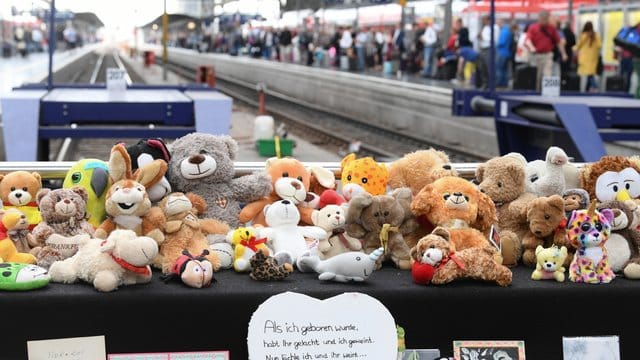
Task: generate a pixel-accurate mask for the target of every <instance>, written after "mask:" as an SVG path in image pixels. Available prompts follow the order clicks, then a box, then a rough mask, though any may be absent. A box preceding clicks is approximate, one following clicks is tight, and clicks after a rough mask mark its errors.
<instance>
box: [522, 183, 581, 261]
mask: <svg viewBox="0 0 640 360" xmlns="http://www.w3.org/2000/svg"><path fill="white" fill-rule="evenodd" d="M527 221H528V222H529V232H528V233H527V234H525V235H524V237H523V238H522V248H523V249H524V252H523V254H522V263H523V264H524V265H526V266H531V267H535V266H536V264H537V260H536V248H537V247H538V246H539V245H542V246H543V247H544V248H549V247H551V246H552V245H556V246H557V247H558V248H561V247H562V246H566V247H567V249H569V253H568V254H567V257H566V258H565V263H564V266H565V267H566V266H569V264H571V260H572V259H573V252H574V251H573V248H572V247H571V246H569V245H568V244H567V242H566V229H565V225H566V223H567V218H566V217H565V212H564V200H563V199H562V197H561V196H560V195H552V196H546V197H545V196H543V197H539V198H537V199H534V200H532V201H531V202H530V203H529V205H528V206H527Z"/></svg>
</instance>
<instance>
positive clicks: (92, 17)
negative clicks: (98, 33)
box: [73, 12, 104, 28]
mask: <svg viewBox="0 0 640 360" xmlns="http://www.w3.org/2000/svg"><path fill="white" fill-rule="evenodd" d="M73 18H74V19H75V20H78V21H83V22H86V23H88V24H90V25H93V26H95V27H97V28H101V27H104V23H103V22H102V20H100V18H99V17H98V16H97V15H96V14H94V13H92V12H79V13H75V14H74V17H73Z"/></svg>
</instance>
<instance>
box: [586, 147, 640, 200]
mask: <svg viewBox="0 0 640 360" xmlns="http://www.w3.org/2000/svg"><path fill="white" fill-rule="evenodd" d="M581 184H582V185H581V188H583V189H585V190H586V191H587V192H589V197H590V198H591V200H596V199H597V200H598V201H600V202H603V201H608V200H619V201H625V200H629V199H637V198H638V197H640V164H638V162H636V161H632V160H631V159H629V158H626V157H624V156H603V157H602V158H600V160H598V161H596V162H593V163H590V164H586V165H585V166H584V167H583V169H582V175H581Z"/></svg>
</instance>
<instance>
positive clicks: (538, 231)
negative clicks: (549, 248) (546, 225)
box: [534, 230, 542, 235]
mask: <svg viewBox="0 0 640 360" xmlns="http://www.w3.org/2000/svg"><path fill="white" fill-rule="evenodd" d="M534 233H535V234H536V235H540V234H542V231H540V230H536V231H534Z"/></svg>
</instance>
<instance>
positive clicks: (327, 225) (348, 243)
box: [311, 204, 362, 260]
mask: <svg viewBox="0 0 640 360" xmlns="http://www.w3.org/2000/svg"><path fill="white" fill-rule="evenodd" d="M346 214H347V210H346V208H344V207H342V206H340V205H335V204H328V205H325V207H323V208H322V209H320V210H314V211H313V213H311V220H312V222H313V225H315V226H318V227H320V228H322V229H324V230H325V231H326V232H327V236H328V237H327V238H326V239H324V240H321V241H320V243H318V256H319V257H320V259H321V260H325V259H328V258H331V257H333V256H336V255H338V254H342V253H345V252H349V251H361V250H362V243H361V242H360V240H359V239H356V238H354V237H351V236H349V234H347V233H346V229H345V223H346V219H347V218H346Z"/></svg>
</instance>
